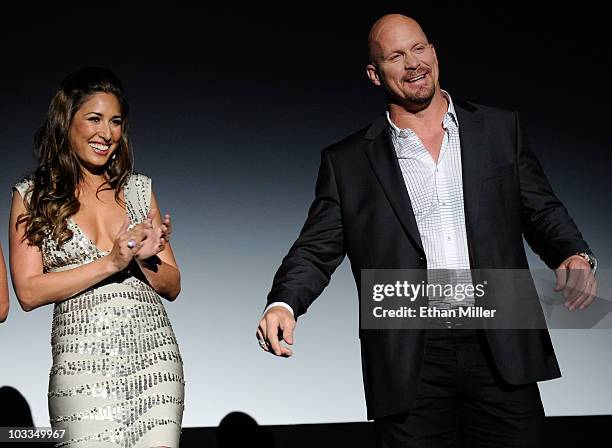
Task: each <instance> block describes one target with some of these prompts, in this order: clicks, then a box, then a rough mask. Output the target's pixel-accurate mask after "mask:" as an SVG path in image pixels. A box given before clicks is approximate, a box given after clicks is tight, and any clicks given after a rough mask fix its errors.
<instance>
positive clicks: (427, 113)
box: [389, 89, 448, 134]
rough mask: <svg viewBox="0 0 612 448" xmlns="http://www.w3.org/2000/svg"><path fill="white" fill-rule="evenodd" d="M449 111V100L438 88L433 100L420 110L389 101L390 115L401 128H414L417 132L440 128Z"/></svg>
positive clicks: (427, 131) (430, 131)
mask: <svg viewBox="0 0 612 448" xmlns="http://www.w3.org/2000/svg"><path fill="white" fill-rule="evenodd" d="M447 111H448V100H447V99H446V97H445V96H444V95H443V94H442V92H441V91H440V89H437V90H436V93H435V94H434V96H433V98H432V99H431V102H430V103H429V104H428V105H426V106H425V107H424V108H422V109H419V110H414V111H413V110H409V109H407V108H406V107H404V106H402V105H399V104H393V103H389V117H390V118H391V121H392V122H393V124H395V125H396V126H397V127H398V128H400V129H406V128H409V129H412V130H413V131H415V132H416V133H417V134H419V133H425V134H429V133H432V132H436V131H437V130H439V129H440V127H441V124H442V121H443V120H444V115H445V114H446V112H447Z"/></svg>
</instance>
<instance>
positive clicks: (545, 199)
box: [515, 114, 591, 269]
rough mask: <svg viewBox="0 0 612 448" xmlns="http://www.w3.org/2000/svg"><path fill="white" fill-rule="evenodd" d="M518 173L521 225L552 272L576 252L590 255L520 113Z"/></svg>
mask: <svg viewBox="0 0 612 448" xmlns="http://www.w3.org/2000/svg"><path fill="white" fill-rule="evenodd" d="M515 119H516V133H517V140H518V145H517V146H518V172H519V182H520V189H521V203H522V209H521V222H522V231H523V235H524V236H525V240H526V241H527V243H528V244H529V246H530V247H531V248H532V249H533V251H534V252H535V253H536V254H538V255H539V256H540V258H541V259H542V261H544V263H546V265H547V266H548V267H549V268H551V269H556V268H558V267H559V265H560V264H561V262H563V260H565V259H566V258H567V257H569V256H570V255H572V254H575V253H577V252H589V253H590V252H591V251H590V249H589V247H588V245H587V243H586V242H585V241H584V239H583V238H582V235H581V234H580V231H579V230H578V227H577V226H576V224H575V223H574V220H573V219H572V218H571V217H570V216H569V213H568V212H567V209H566V208H565V206H564V205H563V204H562V203H561V201H560V200H559V199H558V198H557V197H556V196H555V193H554V192H553V190H552V187H551V185H550V182H549V181H548V179H547V178H546V175H545V174H544V171H543V170H542V166H541V165H540V162H539V161H538V159H537V157H536V155H535V154H534V152H533V150H532V149H531V146H530V144H529V142H528V140H527V137H526V135H525V134H524V133H523V132H522V131H521V129H520V124H519V119H518V114H516V115H515Z"/></svg>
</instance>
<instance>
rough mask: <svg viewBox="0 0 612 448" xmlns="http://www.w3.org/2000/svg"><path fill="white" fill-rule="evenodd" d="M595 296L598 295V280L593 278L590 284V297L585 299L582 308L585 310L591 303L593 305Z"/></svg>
mask: <svg viewBox="0 0 612 448" xmlns="http://www.w3.org/2000/svg"><path fill="white" fill-rule="evenodd" d="M595 297H597V280H593V283H591V284H590V285H589V294H588V297H587V298H586V299H585V301H584V302H582V304H581V305H580V309H581V310H583V309H585V308H586V307H588V306H589V305H591V303H593V301H594V300H595Z"/></svg>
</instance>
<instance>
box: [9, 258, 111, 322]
mask: <svg viewBox="0 0 612 448" xmlns="http://www.w3.org/2000/svg"><path fill="white" fill-rule="evenodd" d="M118 271H119V269H118V268H117V267H116V266H115V265H114V263H113V262H112V261H111V258H110V257H109V256H106V257H102V258H99V259H98V260H95V261H93V262H91V263H87V264H84V265H81V266H79V267H76V268H74V269H69V270H66V271H60V272H47V273H44V274H38V275H34V276H32V277H28V278H26V279H24V281H23V282H22V283H23V284H22V285H18V286H16V287H15V293H16V294H17V298H18V299H19V303H20V304H21V307H22V308H23V309H24V310H25V311H31V310H33V309H35V308H38V307H40V306H43V305H47V304H50V303H55V302H61V301H63V300H66V299H68V298H70V297H72V296H74V295H76V294H78V293H80V292H82V291H84V290H86V289H87V288H90V287H91V286H93V285H95V284H97V283H99V282H101V281H102V280H104V279H106V278H108V277H109V276H111V275H113V274H115V273H116V272H118Z"/></svg>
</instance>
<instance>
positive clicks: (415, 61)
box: [404, 52, 421, 70]
mask: <svg viewBox="0 0 612 448" xmlns="http://www.w3.org/2000/svg"><path fill="white" fill-rule="evenodd" d="M419 65H421V60H420V59H419V58H417V57H416V56H415V55H413V54H412V53H410V52H408V53H406V56H404V68H405V69H406V70H408V69H412V70H414V69H415V68H417V67H418V66H419Z"/></svg>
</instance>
